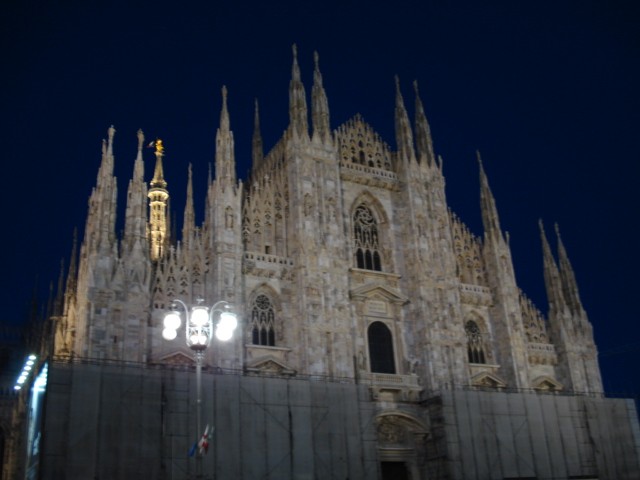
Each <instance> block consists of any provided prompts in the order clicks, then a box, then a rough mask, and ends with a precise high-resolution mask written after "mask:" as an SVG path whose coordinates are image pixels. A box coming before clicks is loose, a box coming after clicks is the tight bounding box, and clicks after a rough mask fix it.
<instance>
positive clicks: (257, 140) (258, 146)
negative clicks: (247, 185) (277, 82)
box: [251, 98, 264, 172]
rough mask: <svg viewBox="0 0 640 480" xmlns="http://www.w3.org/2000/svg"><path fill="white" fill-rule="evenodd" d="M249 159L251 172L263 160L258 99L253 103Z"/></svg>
mask: <svg viewBox="0 0 640 480" xmlns="http://www.w3.org/2000/svg"><path fill="white" fill-rule="evenodd" d="M251 158H252V160H253V163H252V170H253V171H254V172H255V171H256V169H257V168H258V167H259V166H260V165H261V164H262V160H263V158H264V150H263V147H262V135H261V134H260V112H259V110H258V99H257V98H256V102H255V112H254V115H253V138H252V141H251Z"/></svg>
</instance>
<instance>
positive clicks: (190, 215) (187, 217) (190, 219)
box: [182, 163, 196, 244]
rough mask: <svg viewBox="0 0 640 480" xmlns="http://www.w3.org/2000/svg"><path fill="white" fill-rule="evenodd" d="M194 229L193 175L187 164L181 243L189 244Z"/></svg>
mask: <svg viewBox="0 0 640 480" xmlns="http://www.w3.org/2000/svg"><path fill="white" fill-rule="evenodd" d="M195 228H196V220H195V212H194V209H193V175H192V169H191V163H189V178H188V180H187V201H186V204H185V207H184V223H183V225H182V242H183V243H184V244H190V243H191V237H192V236H193V232H194V231H195Z"/></svg>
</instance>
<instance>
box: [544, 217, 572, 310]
mask: <svg viewBox="0 0 640 480" xmlns="http://www.w3.org/2000/svg"><path fill="white" fill-rule="evenodd" d="M538 226H539V227H540V238H541V240H542V259H543V265H544V285H545V287H546V290H547V300H548V301H549V312H560V311H562V310H563V308H564V305H565V301H564V296H563V295H562V286H561V284H560V274H559V272H558V266H557V265H556V261H555V259H554V258H553V254H552V253H551V248H550V247H549V242H548V241H547V235H546V234H545V232H544V225H543V224H542V220H538Z"/></svg>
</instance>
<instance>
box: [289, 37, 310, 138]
mask: <svg viewBox="0 0 640 480" xmlns="http://www.w3.org/2000/svg"><path fill="white" fill-rule="evenodd" d="M292 50H293V66H292V67H291V81H290V82H289V128H290V129H291V131H292V133H293V134H294V136H297V137H300V138H307V137H308V135H309V127H308V124H307V100H306V94H305V91H304V85H303V84H302V81H301V80H300V67H299V66H298V49H297V47H296V45H295V44H293V47H292Z"/></svg>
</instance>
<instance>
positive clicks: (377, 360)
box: [367, 322, 396, 373]
mask: <svg viewBox="0 0 640 480" xmlns="http://www.w3.org/2000/svg"><path fill="white" fill-rule="evenodd" d="M367 340H368V342H369V361H370V366H371V371H372V372H374V373H396V362H395V360H394V355H393V336H392V335H391V330H389V327H387V326H386V325H385V324H384V323H382V322H373V323H372V324H371V325H369V330H368V331H367Z"/></svg>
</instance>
